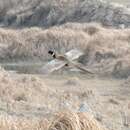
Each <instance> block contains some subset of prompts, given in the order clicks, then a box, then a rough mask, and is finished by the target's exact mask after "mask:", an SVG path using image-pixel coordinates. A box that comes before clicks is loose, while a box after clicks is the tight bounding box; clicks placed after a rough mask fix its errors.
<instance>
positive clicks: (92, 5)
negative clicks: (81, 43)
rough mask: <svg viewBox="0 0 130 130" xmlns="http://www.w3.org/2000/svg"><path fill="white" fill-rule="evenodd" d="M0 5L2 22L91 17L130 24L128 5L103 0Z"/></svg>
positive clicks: (4, 0)
mask: <svg viewBox="0 0 130 130" xmlns="http://www.w3.org/2000/svg"><path fill="white" fill-rule="evenodd" d="M112 2H113V1H112ZM122 3H123V2H122ZM0 5H1V6H0V22H1V26H13V27H19V26H44V27H50V26H53V25H60V24H64V23H66V22H79V23H86V22H87V23H88V22H91V21H95V22H99V23H102V24H103V25H105V26H114V27H117V28H120V27H122V26H123V27H129V26H130V23H129V21H130V11H129V9H128V8H126V7H124V6H122V5H118V4H111V3H107V2H106V1H102V0H17V1H16V0H12V1H9V0H1V2H0Z"/></svg>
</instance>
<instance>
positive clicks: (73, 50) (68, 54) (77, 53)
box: [65, 49, 83, 60]
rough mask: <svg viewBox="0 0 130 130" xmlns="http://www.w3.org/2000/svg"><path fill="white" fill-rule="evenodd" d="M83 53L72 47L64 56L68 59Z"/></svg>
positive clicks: (73, 58)
mask: <svg viewBox="0 0 130 130" xmlns="http://www.w3.org/2000/svg"><path fill="white" fill-rule="evenodd" d="M82 55H83V52H81V51H80V50H78V49H72V50H70V51H69V52H67V53H65V56H66V57H67V58H68V59H69V60H76V59H78V58H79V57H80V56H82Z"/></svg>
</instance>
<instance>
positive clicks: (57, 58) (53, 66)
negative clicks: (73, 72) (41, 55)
mask: <svg viewBox="0 0 130 130" xmlns="http://www.w3.org/2000/svg"><path fill="white" fill-rule="evenodd" d="M48 54H50V55H51V56H52V57H53V60H52V61H50V62H48V63H47V64H46V65H44V66H43V67H42V71H43V73H47V74H48V73H52V72H53V71H56V70H59V69H61V68H63V67H65V66H68V67H70V66H71V67H73V68H76V69H78V70H80V71H82V72H85V73H89V74H93V73H92V72H91V71H89V70H87V69H86V68H85V66H83V65H82V64H81V63H78V62H75V60H77V59H78V58H79V57H80V56H82V55H83V54H84V53H83V52H82V51H80V50H78V49H72V50H70V51H68V52H67V53H65V54H64V55H60V54H57V53H55V52H54V51H52V50H49V51H48Z"/></svg>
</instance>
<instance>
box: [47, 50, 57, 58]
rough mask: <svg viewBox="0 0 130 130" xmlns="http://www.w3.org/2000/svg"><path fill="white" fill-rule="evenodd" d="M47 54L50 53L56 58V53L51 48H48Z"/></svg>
mask: <svg viewBox="0 0 130 130" xmlns="http://www.w3.org/2000/svg"><path fill="white" fill-rule="evenodd" d="M48 54H50V55H51V56H52V57H53V58H56V54H55V53H54V52H53V51H52V50H49V51H48Z"/></svg>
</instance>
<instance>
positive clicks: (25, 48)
mask: <svg viewBox="0 0 130 130" xmlns="http://www.w3.org/2000/svg"><path fill="white" fill-rule="evenodd" d="M0 43H1V45H0V54H1V55H0V58H1V61H8V60H10V61H12V60H15V61H17V60H37V61H45V60H48V59H49V58H50V57H48V54H47V51H48V50H49V49H52V50H55V51H57V52H59V53H65V52H66V51H69V50H71V49H72V48H79V49H81V50H82V51H83V52H84V56H83V57H81V59H80V62H82V63H83V64H85V65H87V66H88V67H89V66H90V67H92V69H93V70H94V71H95V72H97V71H98V72H99V73H113V74H114V75H115V74H116V73H118V75H119V77H120V76H121V77H127V76H128V75H129V73H127V74H126V73H125V72H127V71H128V70H129V68H130V64H129V62H128V59H129V57H130V30H129V29H124V30H122V29H120V30H119V29H118V30H116V29H111V28H109V29H108V28H103V27H101V26H100V25H98V24H96V23H91V24H79V23H67V24H64V25H63V26H59V27H56V26H55V27H52V28H49V29H41V28H29V29H21V30H19V29H18V30H12V29H2V28H1V29H0ZM119 62H121V63H123V64H122V68H121V67H120V68H119V67H118V70H117V69H116V68H117V67H116V66H117V65H118V63H119ZM124 64H125V65H124ZM120 69H121V72H120ZM122 72H123V73H122Z"/></svg>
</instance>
